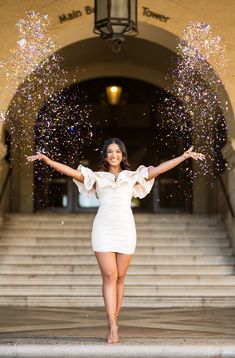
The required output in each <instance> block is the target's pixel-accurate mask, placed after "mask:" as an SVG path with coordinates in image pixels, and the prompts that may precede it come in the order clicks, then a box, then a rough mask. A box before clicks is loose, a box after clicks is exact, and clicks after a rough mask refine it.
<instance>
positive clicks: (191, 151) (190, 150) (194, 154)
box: [183, 147, 206, 160]
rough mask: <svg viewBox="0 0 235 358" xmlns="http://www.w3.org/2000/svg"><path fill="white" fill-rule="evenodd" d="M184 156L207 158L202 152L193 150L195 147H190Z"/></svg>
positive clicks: (198, 158)
mask: <svg viewBox="0 0 235 358" xmlns="http://www.w3.org/2000/svg"><path fill="white" fill-rule="evenodd" d="M183 157H184V158H185V159H188V158H192V159H195V160H205V159H206V156H205V155H204V154H202V153H197V152H193V147H190V148H189V149H188V150H187V151H186V152H184V154H183Z"/></svg>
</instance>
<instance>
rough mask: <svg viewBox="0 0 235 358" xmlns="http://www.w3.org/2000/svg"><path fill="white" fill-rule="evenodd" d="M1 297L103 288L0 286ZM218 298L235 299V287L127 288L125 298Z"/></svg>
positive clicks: (93, 293)
mask: <svg viewBox="0 0 235 358" xmlns="http://www.w3.org/2000/svg"><path fill="white" fill-rule="evenodd" d="M0 292H1V295H4V296H5V297H6V296H13V295H16V296H21V295H22V296H64V297H66V296H77V297H78V296H79V297H82V296H102V288H101V286H100V285H97V286H95V285H92V286H90V285H87V284H86V285H84V286H81V285H79V286H76V285H67V286H57V285H48V286H47V285H43V286H39V285H30V286H27V285H15V286H8V285H0ZM203 295H205V296H207V297H209V296H212V297H213V296H217V297H231V296H232V297H234V298H235V286H232V287H230V286H226V287H224V286H207V285H205V286H203V285H198V286H189V285H187V286H181V285H177V286H173V285H171V286H159V285H155V286H154V285H151V286H150V285H149V286H140V285H136V286H126V288H125V297H128V296H135V297H143V296H145V297H146V296H147V297H158V296H177V297H180V296H181V297H184V296H188V297H191V296H194V297H195V296H196V297H200V296H203Z"/></svg>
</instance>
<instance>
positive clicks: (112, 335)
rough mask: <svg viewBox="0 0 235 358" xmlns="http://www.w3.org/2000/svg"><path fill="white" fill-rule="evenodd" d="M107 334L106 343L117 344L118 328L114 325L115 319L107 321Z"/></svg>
mask: <svg viewBox="0 0 235 358" xmlns="http://www.w3.org/2000/svg"><path fill="white" fill-rule="evenodd" d="M108 327H109V332H108V334H107V342H108V343H118V327H117V325H116V321H115V319H112V320H111V321H109V325H108Z"/></svg>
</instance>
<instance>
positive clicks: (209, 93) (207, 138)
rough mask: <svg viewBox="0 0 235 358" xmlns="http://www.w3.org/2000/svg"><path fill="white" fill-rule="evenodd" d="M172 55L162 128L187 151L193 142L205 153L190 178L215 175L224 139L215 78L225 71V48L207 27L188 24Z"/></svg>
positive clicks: (221, 163) (221, 165) (220, 168)
mask: <svg viewBox="0 0 235 358" xmlns="http://www.w3.org/2000/svg"><path fill="white" fill-rule="evenodd" d="M176 52H177V55H178V60H177V65H176V66H175V68H174V69H173V71H172V73H171V75H170V76H171V77H172V85H171V87H170V88H168V93H169V95H168V96H166V98H164V100H163V103H161V106H160V111H161V113H162V116H163V117H164V120H165V121H166V125H167V126H169V127H171V130H172V131H174V132H175V133H178V135H179V136H181V137H182V138H184V139H185V140H186V147H187V148H188V147H189V146H190V145H191V144H192V143H193V145H194V148H195V150H197V151H200V152H202V153H204V154H206V157H207V161H204V162H201V163H200V165H198V168H197V172H196V171H195V170H194V173H193V175H194V176H196V175H197V174H200V175H201V174H204V175H208V174H210V175H211V174H214V175H217V174H219V173H221V172H222V171H223V170H224V160H223V158H222V154H221V148H222V147H223V145H224V144H225V140H226V124H225V121H224V117H223V112H222V109H221V108H222V107H226V103H221V99H220V98H222V96H220V89H221V85H222V84H221V81H220V79H219V76H218V74H221V73H223V72H224V71H225V68H226V66H225V63H226V56H225V48H224V46H223V45H222V43H221V38H220V36H217V35H215V34H214V33H213V31H212V28H211V25H210V24H206V23H200V22H190V23H189V24H188V26H187V28H186V29H185V30H184V33H183V37H182V39H180V41H179V43H178V46H177V49H176ZM170 93H171V94H173V96H172V95H170ZM185 149H186V148H185ZM190 174H191V175H192V171H191V172H190Z"/></svg>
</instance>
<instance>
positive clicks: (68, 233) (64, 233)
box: [0, 228, 227, 240]
mask: <svg viewBox="0 0 235 358" xmlns="http://www.w3.org/2000/svg"><path fill="white" fill-rule="evenodd" d="M90 236H91V228H90V230H82V229H76V230H68V229H66V230H63V229H61V230H59V231H58V229H51V230H48V229H40V230H28V231H27V230H20V231H19V230H18V229H16V230H14V229H11V230H5V229H2V230H1V234H0V237H1V238H11V237H18V238H26V237H44V238H53V237H58V239H61V238H64V237H66V238H67V237H72V238H73V237H74V238H89V237H90ZM138 237H140V238H179V239H181V238H182V237H183V238H195V239H196V238H203V239H204V240H207V239H208V240H209V239H210V238H215V239H216V238H217V239H220V238H221V239H222V238H227V232H226V231H225V230H220V231H219V230H215V231H211V230H210V231H209V230H194V231H193V230H190V231H189V230H188V231H183V230H182V231H176V230H174V229H171V230H170V229H169V228H168V230H167V229H166V230H160V229H159V230H151V231H141V230H138Z"/></svg>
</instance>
